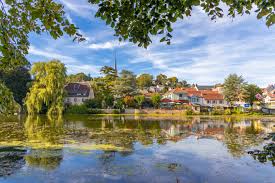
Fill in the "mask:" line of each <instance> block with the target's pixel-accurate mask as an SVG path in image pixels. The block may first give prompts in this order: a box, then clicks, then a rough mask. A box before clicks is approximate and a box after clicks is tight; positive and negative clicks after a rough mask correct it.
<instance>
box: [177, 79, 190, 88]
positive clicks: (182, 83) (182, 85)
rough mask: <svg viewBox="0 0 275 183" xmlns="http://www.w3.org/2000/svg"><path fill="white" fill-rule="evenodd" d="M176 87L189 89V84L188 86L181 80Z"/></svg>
mask: <svg viewBox="0 0 275 183" xmlns="http://www.w3.org/2000/svg"><path fill="white" fill-rule="evenodd" d="M177 87H190V84H188V83H187V81H186V80H182V81H180V82H178V83H177Z"/></svg>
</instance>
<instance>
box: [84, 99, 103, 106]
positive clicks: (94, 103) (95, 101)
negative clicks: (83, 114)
mask: <svg viewBox="0 0 275 183" xmlns="http://www.w3.org/2000/svg"><path fill="white" fill-rule="evenodd" d="M101 104H102V100H101V99H98V98H94V99H89V100H86V101H85V102H84V105H85V106H86V107H87V108H93V109H100V108H101V107H102V106H101Z"/></svg>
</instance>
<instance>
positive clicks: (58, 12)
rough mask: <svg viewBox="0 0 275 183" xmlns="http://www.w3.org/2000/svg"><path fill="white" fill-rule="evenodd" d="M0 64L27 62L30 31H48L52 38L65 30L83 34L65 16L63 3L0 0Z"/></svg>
mask: <svg viewBox="0 0 275 183" xmlns="http://www.w3.org/2000/svg"><path fill="white" fill-rule="evenodd" d="M0 8H1V10H0V26H1V31H0V52H1V56H0V67H4V68H11V67H15V66H21V65H26V64H27V63H28V61H27V59H26V58H25V55H26V54H28V48H29V45H30V43H29V40H28V38H29V37H28V35H29V34H30V33H32V32H33V33H36V34H41V33H42V32H47V33H49V34H50V35H51V37H53V38H54V39H57V38H59V37H60V36H62V35H63V34H64V33H66V34H68V35H69V36H75V39H78V41H82V40H83V39H84V38H83V37H82V36H81V35H80V34H78V33H77V28H76V26H75V25H73V24H71V23H70V22H69V20H68V19H67V18H66V15H65V11H64V8H63V6H62V5H61V4H60V3H57V2H54V1H53V0H47V1H45V0H24V1H22V0H1V1H0Z"/></svg>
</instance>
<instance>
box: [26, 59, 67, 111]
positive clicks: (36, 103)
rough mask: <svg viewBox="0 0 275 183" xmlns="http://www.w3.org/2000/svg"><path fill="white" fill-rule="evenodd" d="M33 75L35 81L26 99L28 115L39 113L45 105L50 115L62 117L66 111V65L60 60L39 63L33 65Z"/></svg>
mask: <svg viewBox="0 0 275 183" xmlns="http://www.w3.org/2000/svg"><path fill="white" fill-rule="evenodd" d="M31 74H32V75H33V76H34V81H33V83H32V86H31V88H30V92H29V93H28V94H27V98H26V106H27V110H28V113H29V114H35V113H39V112H41V110H42V106H43V105H45V106H47V108H48V111H47V113H48V114H49V115H51V114H58V115H61V114H62V112H63V109H64V106H63V105H64V95H65V93H64V86H65V83H66V68H65V66H64V64H62V63H61V62H60V61H58V60H52V61H49V62H37V63H35V64H34V65H33V67H32V69H31Z"/></svg>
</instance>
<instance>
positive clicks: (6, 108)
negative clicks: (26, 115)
mask: <svg viewBox="0 0 275 183" xmlns="http://www.w3.org/2000/svg"><path fill="white" fill-rule="evenodd" d="M16 107H17V104H16V102H15V100H14V98H13V95H12V92H11V91H10V90H9V89H8V88H7V87H6V86H5V85H4V83H3V82H1V81H0V114H1V113H9V112H12V111H14V110H15V109H16Z"/></svg>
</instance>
